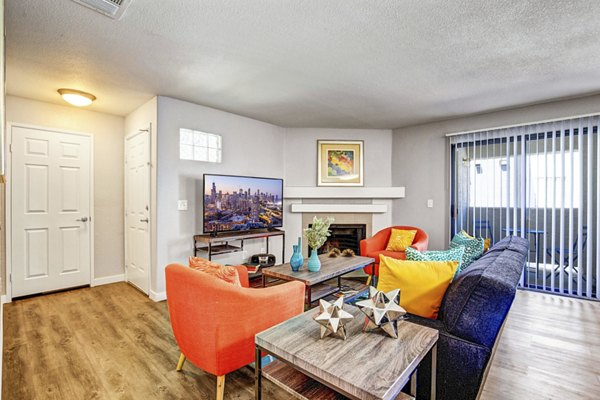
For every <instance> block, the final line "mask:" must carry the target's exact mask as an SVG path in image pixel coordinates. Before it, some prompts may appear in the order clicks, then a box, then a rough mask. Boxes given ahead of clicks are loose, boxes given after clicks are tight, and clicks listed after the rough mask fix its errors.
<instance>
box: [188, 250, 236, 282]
mask: <svg viewBox="0 0 600 400" xmlns="http://www.w3.org/2000/svg"><path fill="white" fill-rule="evenodd" d="M189 265H190V268H193V269H195V270H198V271H202V272H204V273H207V274H209V275H212V276H214V277H215V278H218V279H221V280H223V281H225V282H228V283H231V284H233V285H235V286H242V284H241V283H240V275H239V274H238V272H237V269H235V268H233V267H230V266H226V265H221V264H217V263H214V262H212V261H209V260H205V259H204V258H200V257H190V259H189Z"/></svg>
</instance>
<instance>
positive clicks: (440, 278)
mask: <svg viewBox="0 0 600 400" xmlns="http://www.w3.org/2000/svg"><path fill="white" fill-rule="evenodd" d="M379 260H380V261H379V282H378V283H377V290H381V291H384V292H389V291H390V290H394V289H400V306H402V307H403V308H404V309H405V310H406V311H407V312H409V313H411V314H415V315H419V316H421V317H425V318H431V319H437V316H438V311H439V310H440V305H441V304H442V299H443V298H444V294H446V290H447V289H448V286H449V285H450V282H452V278H453V277H454V273H455V272H456V268H458V262H456V261H406V260H396V259H394V258H390V257H386V256H384V255H380V256H379Z"/></svg>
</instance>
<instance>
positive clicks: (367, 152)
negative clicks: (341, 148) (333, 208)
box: [285, 128, 392, 187]
mask: <svg viewBox="0 0 600 400" xmlns="http://www.w3.org/2000/svg"><path fill="white" fill-rule="evenodd" d="M319 139H323V140H327V139H332V140H364V147H363V151H364V162H365V164H364V184H365V186H384V187H385V186H391V184H392V170H391V156H392V131H391V130H389V129H326V128H286V129H285V154H286V158H285V184H286V186H317V140H319Z"/></svg>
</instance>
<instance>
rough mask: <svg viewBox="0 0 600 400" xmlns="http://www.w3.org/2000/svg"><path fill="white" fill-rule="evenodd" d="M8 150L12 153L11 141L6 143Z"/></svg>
mask: <svg viewBox="0 0 600 400" xmlns="http://www.w3.org/2000/svg"><path fill="white" fill-rule="evenodd" d="M8 152H9V153H12V143H11V144H9V145H8Z"/></svg>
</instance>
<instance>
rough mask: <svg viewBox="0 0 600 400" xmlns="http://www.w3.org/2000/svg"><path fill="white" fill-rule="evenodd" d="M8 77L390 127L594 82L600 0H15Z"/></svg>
mask: <svg viewBox="0 0 600 400" xmlns="http://www.w3.org/2000/svg"><path fill="white" fill-rule="evenodd" d="M6 13H7V15H6V24H7V91H8V93H9V94H13V95H18V96H23V97H28V98H34V99H39V100H42V101H47V102H53V103H61V99H60V98H59V96H58V95H57V94H56V89H58V88H59V87H70V88H77V89H81V90H86V91H89V92H92V93H94V94H95V95H96V96H97V97H98V100H97V101H96V102H95V103H94V105H93V106H91V109H93V110H96V111H102V112H107V113H112V114H117V115H126V114H128V113H129V112H131V111H132V110H134V109H135V108H137V107H138V106H139V105H140V104H142V103H143V102H144V101H146V100H148V99H149V98H151V97H152V96H154V95H157V94H158V95H165V96H172V97H176V98H179V99H183V100H188V101H191V102H194V103H198V104H203V105H207V106H211V107H215V108H219V109H223V110H226V111H231V112H234V113H237V114H241V115H246V116H249V117H253V118H257V119H259V120H263V121H268V122H272V123H275V124H278V125H282V126H290V127H291V126H304V127H348V128H350V127H355V128H357V127H363V128H369V127H374V128H394V127H400V126H406V125H412V124H416V123H421V122H426V121H432V120H439V119H445V118H451V117H456V116H459V115H466V114H472V113H480V112H485V111H490V110H496V109H502V108H510V107H515V106H518V105H523V104H530V103H536V102H542V101H548V100H552V99H556V98H563V97H571V96H579V95H585V94H591V93H596V92H599V91H600V40H599V39H598V38H599V37H600V18H598V15H600V1H597V0H589V1H584V0H580V1H572V0H538V1H534V0H530V1H524V0H504V1H501V0H497V1H487V0H486V1H482V0H454V1H439V0H402V1H401V0H388V1H383V0H379V1H368V0H362V1H359V0H330V1H323V0H310V1H309V0H302V1H300V0H255V1H249V0H212V1H204V0H178V1H170V0H169V1H165V0H133V3H132V5H131V6H130V8H129V9H128V10H127V12H126V14H125V15H124V17H123V18H122V19H121V20H120V21H114V20H112V19H109V18H107V17H104V16H102V15H100V14H98V13H95V12H94V11H91V10H89V9H87V8H84V7H82V6H80V5H78V4H76V3H74V2H72V1H71V0H52V1H50V0H44V1H40V0H6Z"/></svg>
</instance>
